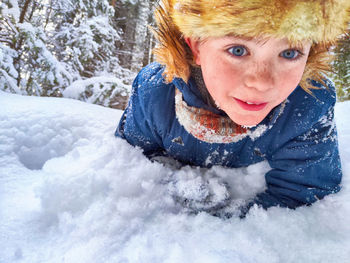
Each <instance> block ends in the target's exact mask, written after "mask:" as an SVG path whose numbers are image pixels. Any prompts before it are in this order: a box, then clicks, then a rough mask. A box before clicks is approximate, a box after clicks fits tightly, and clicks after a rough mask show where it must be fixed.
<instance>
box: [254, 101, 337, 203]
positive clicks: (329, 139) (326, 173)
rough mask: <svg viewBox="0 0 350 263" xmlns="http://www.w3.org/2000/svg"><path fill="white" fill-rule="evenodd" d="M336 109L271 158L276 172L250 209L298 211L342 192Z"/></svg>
mask: <svg viewBox="0 0 350 263" xmlns="http://www.w3.org/2000/svg"><path fill="white" fill-rule="evenodd" d="M333 106H334V105H331V106H330V108H328V110H327V111H326V113H325V114H324V115H323V116H322V117H321V118H320V119H319V120H318V121H317V122H316V123H315V124H313V125H312V128H311V129H309V131H308V132H306V133H304V134H301V135H299V136H297V137H295V138H294V139H292V140H290V141H288V142H287V143H286V144H285V145H284V146H283V147H280V148H279V149H278V150H277V151H275V152H274V153H273V154H272V155H271V156H270V158H269V163H270V166H271V168H272V170H270V171H269V172H268V173H267V174H266V175H265V178H266V184H267V190H266V191H265V192H263V193H261V194H258V195H257V196H256V198H255V200H254V202H252V203H251V204H250V205H249V206H252V205H253V204H258V205H261V206H262V207H264V208H268V207H271V206H275V205H280V206H282V207H289V208H296V207H298V206H301V205H305V204H307V205H309V204H311V203H313V202H315V201H316V200H318V199H321V198H323V197H324V196H325V195H328V194H331V193H335V192H338V191H339V189H340V186H339V184H340V181H341V177H342V172H341V165H340V158H339V153H338V145H337V132H336V128H335V122H334V107H333Z"/></svg>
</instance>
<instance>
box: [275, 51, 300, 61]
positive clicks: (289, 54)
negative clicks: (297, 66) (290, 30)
mask: <svg viewBox="0 0 350 263" xmlns="http://www.w3.org/2000/svg"><path fill="white" fill-rule="evenodd" d="M299 55H300V52H299V51H297V50H294V49H288V50H285V51H283V52H282V53H281V54H280V56H281V57H284V58H286V59H296V58H297V57H298V56H299Z"/></svg>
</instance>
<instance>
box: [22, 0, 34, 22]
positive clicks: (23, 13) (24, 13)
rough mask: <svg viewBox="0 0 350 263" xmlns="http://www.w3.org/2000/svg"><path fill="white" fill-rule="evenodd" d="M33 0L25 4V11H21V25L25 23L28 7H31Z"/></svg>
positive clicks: (28, 0) (27, 0)
mask: <svg viewBox="0 0 350 263" xmlns="http://www.w3.org/2000/svg"><path fill="white" fill-rule="evenodd" d="M31 1H32V0H26V1H25V3H24V6H23V9H22V11H21V15H20V16H19V23H23V22H24V18H25V16H26V13H27V11H28V7H29V4H30V2H31Z"/></svg>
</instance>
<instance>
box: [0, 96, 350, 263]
mask: <svg viewBox="0 0 350 263" xmlns="http://www.w3.org/2000/svg"><path fill="white" fill-rule="evenodd" d="M349 111H350V102H342V103H338V104H337V105H336V121H337V127H338V133H339V144H340V152H341V158H342V165H343V171H344V177H343V181H342V186H343V188H342V190H341V192H339V193H338V194H335V195H331V196H327V197H326V198H325V199H323V200H320V201H318V202H317V203H315V204H314V205H312V206H311V207H300V208H298V209H296V210H289V209H284V208H278V207H274V208H271V209H269V210H267V211H266V210H263V209H261V208H258V207H253V208H252V209H251V210H250V212H249V213H248V214H247V216H246V217H245V218H244V219H240V218H239V217H238V216H236V215H235V212H238V209H237V206H238V205H239V204H242V203H244V200H247V199H248V198H250V197H252V196H254V195H255V194H256V193H257V192H260V191H263V190H264V188H265V184H264V174H265V172H266V171H268V169H269V166H268V164H267V163H264V162H263V163H259V164H255V165H252V166H249V167H247V168H240V169H227V168H223V167H213V168H211V169H200V168H196V167H189V166H185V167H179V166H178V164H176V163H175V162H170V161H169V160H165V161H164V160H161V161H160V160H157V161H154V160H153V161H150V160H148V159H147V158H146V157H144V156H143V155H142V151H141V149H137V148H134V147H132V146H130V145H129V144H128V143H126V142H125V141H123V140H121V139H119V138H115V137H114V130H115V128H116V125H117V124H118V121H119V118H120V116H121V113H122V112H121V111H119V110H113V109H109V108H104V107H101V106H96V105H91V104H87V103H83V102H79V101H76V100H70V99H59V98H39V97H25V96H20V95H12V94H8V93H4V92H1V91H0V247H1V248H0V262H1V263H4V262H6V263H8V262H26V263H28V262H74V263H79V262H83V263H88V262H94V263H96V262H117V263H127V262H130V263H131V262H145V263H150V262H152V263H157V262H168V263H170V262H181V263H183V262H191V263H192V262H200V263H205V262H210V263H213V262H220V263H222V262H231V263H232V262H245V263H247V262H269V263H271V262H308V263H309V262H317V263H319V262H327V263H328V262H344V263H345V262H349V259H350V223H349V218H350V179H349V178H350V122H349V118H348V112H349ZM218 207H226V208H227V209H228V210H229V211H230V212H231V215H232V217H220V216H214V215H213V213H212V211H213V210H215V209H217V208H218Z"/></svg>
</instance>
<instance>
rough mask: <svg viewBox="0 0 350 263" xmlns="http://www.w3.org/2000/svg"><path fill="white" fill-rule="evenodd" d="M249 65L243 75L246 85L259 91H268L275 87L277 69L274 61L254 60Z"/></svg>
mask: <svg viewBox="0 0 350 263" xmlns="http://www.w3.org/2000/svg"><path fill="white" fill-rule="evenodd" d="M247 66H248V67H247V69H246V71H245V74H244V76H243V81H244V84H245V86H246V87H249V88H252V89H256V90H258V91H268V90H269V89H272V88H273V87H274V85H275V78H276V77H275V76H276V70H275V69H274V67H273V65H272V63H269V62H266V61H264V62H253V63H251V64H250V65H247Z"/></svg>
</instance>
